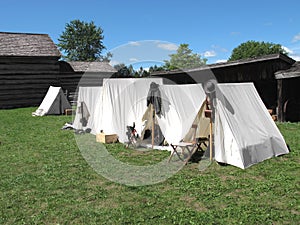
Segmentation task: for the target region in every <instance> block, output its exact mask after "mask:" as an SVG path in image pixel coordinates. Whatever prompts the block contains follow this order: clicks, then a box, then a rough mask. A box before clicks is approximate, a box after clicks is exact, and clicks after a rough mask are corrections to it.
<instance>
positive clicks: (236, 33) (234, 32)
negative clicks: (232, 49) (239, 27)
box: [230, 31, 241, 36]
mask: <svg viewBox="0 0 300 225" xmlns="http://www.w3.org/2000/svg"><path fill="white" fill-rule="evenodd" d="M240 34H241V32H239V31H232V32H230V35H233V36H235V35H240Z"/></svg>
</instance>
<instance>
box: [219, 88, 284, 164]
mask: <svg viewBox="0 0 300 225" xmlns="http://www.w3.org/2000/svg"><path fill="white" fill-rule="evenodd" d="M218 87H219V89H220V91H221V92H222V96H224V98H226V102H224V101H223V102H222V98H218V100H217V104H216V113H215V115H216V119H215V129H214V138H215V141H214V145H215V151H214V152H215V156H214V157H215V160H216V161H218V162H224V163H228V164H231V165H234V166H237V167H240V168H247V167H249V166H251V165H253V164H256V163H258V162H261V161H263V160H265V159H268V158H271V157H274V156H278V155H282V154H287V153H288V152H289V151H288V148H287V146H286V144H285V141H284V139H283V137H282V135H281V133H280V131H279V130H278V128H277V126H276V124H275V123H274V121H273V119H272V117H271V116H270V114H269V112H268V110H267V109H266V107H265V105H264V103H263V102H262V100H261V98H260V96H259V95H258V93H257V91H256V89H255V87H254V85H253V84H252V83H239V84H219V85H218ZM228 104H229V107H228ZM227 108H230V109H232V110H231V111H230V110H228V109H227Z"/></svg>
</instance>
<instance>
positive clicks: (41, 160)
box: [0, 108, 300, 224]
mask: <svg viewBox="0 0 300 225" xmlns="http://www.w3.org/2000/svg"><path fill="white" fill-rule="evenodd" d="M34 110H35V108H25V109H14V110H0V122H1V124H0V141H1V144H0V171H1V173H0V174H1V175H0V176H1V177H0V224H299V221H300V210H299V207H300V200H299V185H300V179H299V174H300V173H299V172H300V167H299V162H300V160H299V159H300V158H299V156H300V124H299V123H298V124H297V123H294V124H292V123H282V124H278V127H279V129H280V130H281V132H282V134H283V135H284V137H285V140H286V142H287V143H288V145H289V147H290V149H291V152H290V154H288V155H284V156H282V157H277V158H272V159H269V160H266V161H264V162H262V163H259V164H257V165H254V166H252V167H250V168H249V169H246V170H241V169H239V168H236V167H233V166H220V165H218V164H217V163H215V162H214V163H212V164H211V165H210V166H209V167H208V168H207V169H206V170H203V171H199V165H198V163H196V162H190V163H188V164H187V165H186V166H185V167H184V168H183V169H182V170H180V171H179V172H178V173H176V174H175V175H174V176H172V177H171V178H169V179H167V180H166V181H165V182H162V183H158V184H154V185H149V186H139V187H129V186H125V185H121V184H117V183H113V182H111V181H109V180H107V179H106V178H104V177H102V176H100V175H99V174H97V173H96V172H95V171H94V170H93V169H92V168H91V167H90V166H89V164H88V163H87V162H86V161H85V160H84V158H83V156H82V155H81V152H80V151H79V149H78V147H77V145H76V141H75V136H74V132H73V131H70V130H61V127H62V126H63V125H64V123H65V122H70V121H71V120H72V117H71V116H45V117H32V116H31V112H33V111H34ZM106 147H107V149H108V150H109V151H110V153H111V154H112V155H113V156H114V157H116V158H118V159H119V160H122V161H124V162H126V163H128V164H130V163H132V164H140V165H143V164H149V163H151V162H156V161H159V160H161V159H164V158H167V157H168V156H169V153H168V152H167V151H147V152H146V153H145V152H137V151H135V150H132V149H125V148H124V146H123V145H122V144H112V145H107V146H106Z"/></svg>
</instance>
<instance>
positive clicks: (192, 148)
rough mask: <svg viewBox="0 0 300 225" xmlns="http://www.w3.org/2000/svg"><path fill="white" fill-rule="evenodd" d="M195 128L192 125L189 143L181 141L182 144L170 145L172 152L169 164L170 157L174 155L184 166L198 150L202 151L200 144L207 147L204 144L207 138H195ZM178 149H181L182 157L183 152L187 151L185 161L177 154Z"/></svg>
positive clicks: (195, 126) (194, 125)
mask: <svg viewBox="0 0 300 225" xmlns="http://www.w3.org/2000/svg"><path fill="white" fill-rule="evenodd" d="M197 128H198V126H197V125H196V124H193V125H192V129H194V133H193V137H192V141H191V142H183V141H182V142H179V143H178V144H170V145H171V147H172V149H173V151H172V153H171V155H170V157H169V162H170V160H171V159H172V157H173V156H174V154H176V155H177V156H178V158H179V159H180V160H182V161H184V163H185V164H186V163H187V162H188V161H189V160H190V158H191V157H192V155H193V154H194V153H195V152H196V151H197V150H199V149H200V150H203V149H202V147H201V145H202V144H204V145H205V146H206V147H207V144H206V142H207V141H208V138H196V131H197ZM178 148H180V149H181V152H182V154H183V156H184V152H185V151H187V153H188V156H187V158H186V159H184V157H183V158H182V157H181V156H180V153H179V152H178Z"/></svg>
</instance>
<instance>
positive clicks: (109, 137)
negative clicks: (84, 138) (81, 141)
mask: <svg viewBox="0 0 300 225" xmlns="http://www.w3.org/2000/svg"><path fill="white" fill-rule="evenodd" d="M96 141H97V142H101V143H105V144H110V143H116V142H117V141H118V136H117V135H116V134H104V133H100V134H97V135H96Z"/></svg>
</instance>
